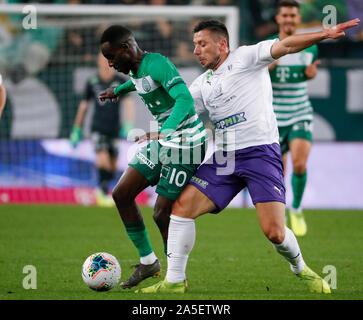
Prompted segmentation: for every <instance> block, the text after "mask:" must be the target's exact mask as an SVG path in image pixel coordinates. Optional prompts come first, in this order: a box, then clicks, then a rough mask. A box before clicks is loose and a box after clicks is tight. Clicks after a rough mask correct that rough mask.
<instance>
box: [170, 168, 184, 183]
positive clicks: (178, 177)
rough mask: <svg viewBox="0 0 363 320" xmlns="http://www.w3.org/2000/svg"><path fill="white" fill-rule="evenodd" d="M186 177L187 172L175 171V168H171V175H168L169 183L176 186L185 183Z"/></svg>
mask: <svg viewBox="0 0 363 320" xmlns="http://www.w3.org/2000/svg"><path fill="white" fill-rule="evenodd" d="M186 179H187V174H186V172H185V171H182V170H180V171H178V172H177V171H176V168H173V170H172V171H171V175H170V179H169V183H170V184H174V183H175V185H176V186H177V187H182V186H183V185H184V183H185V181H186Z"/></svg>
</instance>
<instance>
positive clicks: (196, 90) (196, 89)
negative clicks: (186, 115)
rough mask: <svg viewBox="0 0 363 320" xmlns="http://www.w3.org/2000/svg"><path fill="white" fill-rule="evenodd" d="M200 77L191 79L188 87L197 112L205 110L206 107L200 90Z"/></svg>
mask: <svg viewBox="0 0 363 320" xmlns="http://www.w3.org/2000/svg"><path fill="white" fill-rule="evenodd" d="M199 79H200V78H197V79H195V80H194V81H193V83H192V84H191V85H190V87H189V91H190V93H191V95H192V97H193V100H194V108H195V111H196V112H197V114H201V113H203V112H204V111H206V110H207V109H206V107H205V105H204V101H203V96H202V91H201V90H200V81H199Z"/></svg>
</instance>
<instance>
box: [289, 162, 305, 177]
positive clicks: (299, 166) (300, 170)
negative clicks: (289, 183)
mask: <svg viewBox="0 0 363 320" xmlns="http://www.w3.org/2000/svg"><path fill="white" fill-rule="evenodd" d="M292 165H293V171H294V173H295V174H304V173H305V171H306V163H305V161H304V160H303V159H296V160H295V161H293V164H292Z"/></svg>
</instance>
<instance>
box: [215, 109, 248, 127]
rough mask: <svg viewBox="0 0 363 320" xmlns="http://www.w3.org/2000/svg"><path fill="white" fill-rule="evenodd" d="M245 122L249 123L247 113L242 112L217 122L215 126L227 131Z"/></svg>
mask: <svg viewBox="0 0 363 320" xmlns="http://www.w3.org/2000/svg"><path fill="white" fill-rule="evenodd" d="M245 121H247V119H246V118H245V113H244V112H241V113H236V114H234V115H232V116H229V117H227V118H224V119H222V120H219V121H217V122H215V126H216V129H225V128H228V127H231V126H234V125H235V124H237V123H241V122H245Z"/></svg>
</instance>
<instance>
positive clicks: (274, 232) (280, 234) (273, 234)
mask: <svg viewBox="0 0 363 320" xmlns="http://www.w3.org/2000/svg"><path fill="white" fill-rule="evenodd" d="M265 235H266V237H267V238H268V239H269V240H270V241H271V242H272V243H275V244H280V243H282V242H283V241H284V239H285V230H284V228H279V227H271V228H269V229H268V230H266V231H265Z"/></svg>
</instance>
